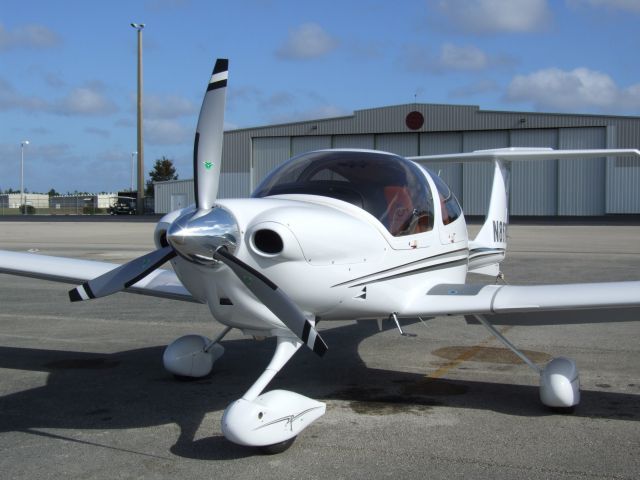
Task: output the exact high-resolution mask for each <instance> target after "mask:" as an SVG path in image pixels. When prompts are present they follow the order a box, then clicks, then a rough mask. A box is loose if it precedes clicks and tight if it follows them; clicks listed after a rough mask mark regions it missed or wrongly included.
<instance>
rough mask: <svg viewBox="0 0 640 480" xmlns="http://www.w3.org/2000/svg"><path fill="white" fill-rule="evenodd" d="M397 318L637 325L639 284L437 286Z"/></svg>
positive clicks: (638, 316) (638, 318) (538, 323)
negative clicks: (480, 317) (459, 317)
mask: <svg viewBox="0 0 640 480" xmlns="http://www.w3.org/2000/svg"><path fill="white" fill-rule="evenodd" d="M402 314H403V315H407V316H412V315H416V316H418V315H419V316H425V317H427V316H429V317H435V316H444V315H485V316H487V317H488V319H489V321H490V322H491V323H492V324H494V325H560V324H574V323H602V322H621V321H640V281H633V282H607V283H576V284H563V285H530V286H515V285H475V284H440V285H436V286H434V287H432V288H431V289H430V290H429V291H427V292H426V294H425V295H423V296H421V297H419V298H417V299H416V301H414V302H413V304H411V305H409V306H408V308H407V311H406V312H402Z"/></svg>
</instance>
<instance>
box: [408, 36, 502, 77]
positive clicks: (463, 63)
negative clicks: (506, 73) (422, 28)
mask: <svg viewBox="0 0 640 480" xmlns="http://www.w3.org/2000/svg"><path fill="white" fill-rule="evenodd" d="M401 62H402V63H403V64H404V66H405V68H406V69H407V70H409V71H410V72H427V73H446V72H477V71H481V70H485V69H487V68H489V67H499V66H502V65H508V64H511V63H513V60H511V59H509V58H507V57H506V56H502V57H501V56H492V55H488V54H487V53H485V52H484V51H483V50H482V49H480V48H478V47H476V46H475V45H454V44H451V43H446V44H444V45H442V47H441V48H440V51H439V52H437V53H433V52H432V51H431V50H430V49H427V48H421V47H415V46H411V47H408V48H407V49H405V51H404V53H403V58H402V59H401Z"/></svg>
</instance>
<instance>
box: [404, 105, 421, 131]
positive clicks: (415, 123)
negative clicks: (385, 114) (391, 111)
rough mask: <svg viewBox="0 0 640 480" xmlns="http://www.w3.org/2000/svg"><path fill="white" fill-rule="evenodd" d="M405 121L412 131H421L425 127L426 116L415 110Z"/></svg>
mask: <svg viewBox="0 0 640 480" xmlns="http://www.w3.org/2000/svg"><path fill="white" fill-rule="evenodd" d="M404 121H405V123H406V124H407V127H408V128H410V129H411V130H419V129H421V128H422V126H423V125H424V116H423V115H422V114H421V113H420V112H417V111H415V110H414V111H413V112H410V113H408V114H407V118H405V120H404Z"/></svg>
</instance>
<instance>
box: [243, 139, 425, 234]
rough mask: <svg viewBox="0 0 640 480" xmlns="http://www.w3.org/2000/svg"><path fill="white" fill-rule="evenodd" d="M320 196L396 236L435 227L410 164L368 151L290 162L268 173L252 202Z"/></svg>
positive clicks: (337, 152)
mask: <svg viewBox="0 0 640 480" xmlns="http://www.w3.org/2000/svg"><path fill="white" fill-rule="evenodd" d="M287 193H297V194H307V195H321V196H325V197H331V198H335V199H338V200H342V201H344V202H348V203H351V204H352V205H355V206H357V207H359V208H362V209H363V210H366V211H367V212H369V213H370V214H371V215H373V216H374V217H376V218H377V219H378V220H379V221H380V222H381V223H382V224H383V225H384V226H385V227H386V228H387V229H388V230H389V232H390V233H391V234H392V235H393V236H396V237H399V236H403V235H412V234H415V233H422V232H426V231H429V230H431V229H432V228H433V200H432V196H431V190H430V189H429V185H428V183H427V179H426V177H425V174H424V173H423V172H422V171H421V170H420V168H419V167H417V166H416V165H415V164H414V163H412V162H410V161H408V160H406V159H404V158H402V157H399V156H397V155H392V154H389V153H383V152H375V151H369V150H325V151H318V152H310V153H305V154H303V155H300V156H298V157H294V158H292V159H291V160H289V161H288V162H286V163H284V164H283V165H281V166H280V167H278V168H277V169H276V170H274V171H273V172H271V174H269V176H268V177H267V178H265V179H264V180H263V181H262V183H261V184H260V185H259V186H258V188H257V189H256V191H255V192H254V193H253V195H252V196H253V197H256V198H260V197H268V196H271V195H282V194H287Z"/></svg>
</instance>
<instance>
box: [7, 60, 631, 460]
mask: <svg viewBox="0 0 640 480" xmlns="http://www.w3.org/2000/svg"><path fill="white" fill-rule="evenodd" d="M227 79H228V62H227V60H224V59H219V60H218V61H217V62H216V64H215V68H214V70H213V74H212V76H211V80H210V82H209V84H208V87H207V91H206V94H205V97H204V101H203V105H202V109H201V111H200V117H199V120H198V126H197V130H196V135H195V145H194V175H195V198H196V203H195V205H193V206H190V207H188V208H185V209H182V210H178V211H174V212H171V213H169V214H168V215H166V216H164V217H163V218H162V219H161V220H160V221H159V222H158V225H157V226H156V229H155V233H154V240H155V244H156V247H157V250H155V251H153V252H151V253H148V254H146V255H144V256H142V257H139V258H136V259H135V260H132V261H131V262H129V263H126V264H124V265H119V266H114V265H113V264H111V263H104V262H96V261H87V260H75V259H68V258H58V257H51V256H44V255H38V254H28V253H17V252H9V251H0V273H8V274H15V275H24V276H30V277H36V278H41V279H45V280H54V281H61V282H70V283H76V284H77V283H81V282H83V283H82V284H81V285H80V286H78V287H76V288H74V289H72V290H71V291H70V292H69V296H70V298H71V300H72V301H79V300H90V299H94V298H99V297H104V296H106V295H110V294H113V293H116V292H120V291H125V292H130V293H139V294H145V295H155V296H159V297H165V298H171V299H176V300H183V301H196V302H200V303H204V304H206V305H207V306H208V307H209V309H210V311H211V313H212V315H213V317H214V318H215V319H216V320H218V321H219V322H221V323H222V324H224V325H225V326H226V328H225V329H224V331H223V332H222V334H220V335H218V336H217V337H216V338H214V339H209V338H207V337H205V336H201V335H187V336H184V337H181V338H178V339H177V340H175V341H174V342H172V343H171V344H170V345H169V346H168V347H167V348H166V350H165V352H164V355H163V362H164V366H165V368H166V369H167V370H168V371H169V372H171V373H173V374H175V375H179V376H187V377H202V376H205V375H208V374H209V373H210V372H211V369H212V367H213V364H214V362H215V361H216V360H217V359H218V358H219V357H220V356H221V355H222V354H223V352H224V348H223V347H222V345H221V343H220V342H221V340H222V339H223V337H224V336H225V335H226V334H227V333H228V332H229V331H230V330H231V329H233V328H237V329H239V330H241V331H242V332H243V333H244V334H246V335H249V336H254V337H276V338H277V347H276V350H275V353H274V355H273V358H272V360H271V362H270V363H269V365H268V366H267V367H266V369H265V371H264V373H262V375H261V376H260V377H259V378H258V379H257V380H256V381H255V383H253V385H251V387H250V388H249V389H248V390H247V392H246V393H245V394H244V395H243V396H242V398H240V399H239V400H236V401H235V402H233V403H231V404H230V405H229V406H228V407H227V408H226V410H225V412H224V415H223V417H222V432H223V433H224V435H225V437H226V438H227V439H229V440H230V441H232V442H235V443H237V444H240V445H247V446H259V447H264V448H265V449H266V450H267V451H270V452H278V451H283V450H285V449H286V448H288V447H289V446H290V445H291V444H292V443H293V441H294V439H295V438H296V436H297V435H298V434H299V433H300V432H301V431H302V430H304V429H305V428H307V427H308V426H309V425H310V424H311V423H312V422H313V421H315V420H316V419H318V418H319V417H320V416H322V415H323V414H324V413H325V404H324V403H322V402H318V401H316V400H313V399H310V398H307V397H304V396H302V395H299V394H297V393H294V392H289V391H284V390H272V391H268V392H266V393H263V392H264V390H265V388H266V387H267V385H268V384H269V382H270V381H271V380H272V379H273V378H274V376H275V375H276V374H277V373H278V371H279V370H280V369H281V368H282V367H283V366H284V365H285V364H286V363H287V362H288V361H289V359H290V358H291V357H292V356H293V354H294V353H295V352H296V351H297V350H298V349H299V348H300V347H301V346H302V345H303V344H304V345H306V346H307V347H308V348H310V349H312V350H313V351H314V352H315V353H317V354H318V355H321V356H322V355H324V354H325V353H326V352H327V345H326V344H325V342H324V341H323V339H322V337H321V335H320V334H319V333H318V331H317V330H316V328H315V327H316V323H317V322H318V321H319V320H322V321H330V320H349V319H358V320H360V319H374V320H376V321H378V322H379V323H380V324H381V322H382V321H383V320H385V319H392V320H393V321H394V322H395V323H396V325H397V328H398V330H399V331H400V333H403V332H402V328H401V326H400V323H399V318H402V317H421V318H425V317H435V316H446V315H465V316H467V317H472V318H473V319H475V320H477V322H480V323H481V324H482V325H484V326H485V327H486V328H487V329H488V330H489V331H490V332H491V333H492V334H493V335H495V336H496V337H497V338H498V339H499V340H500V341H502V342H503V343H504V344H505V345H506V346H507V347H508V348H509V349H511V350H512V351H513V352H514V353H516V354H517V355H518V356H519V357H520V358H521V359H522V360H523V361H524V362H525V363H526V364H527V365H529V366H530V367H531V368H532V369H533V370H534V371H536V373H537V374H539V376H540V399H541V401H542V403H543V404H544V405H547V406H549V407H554V408H565V409H571V408H573V407H574V406H575V405H577V404H578V403H579V401H580V390H579V377H578V370H577V367H576V365H575V363H574V361H572V360H570V359H568V358H564V357H560V358H555V359H553V360H552V361H550V362H549V363H548V364H547V365H546V366H545V367H544V368H542V369H541V368H539V367H538V366H537V365H536V364H535V363H534V362H532V361H531V360H530V359H529V358H527V356H526V355H525V354H524V353H522V352H521V351H519V350H518V349H517V348H516V347H515V346H514V345H513V344H512V343H511V342H509V340H507V339H506V338H505V337H504V336H503V335H502V334H501V333H500V332H499V331H498V330H496V328H495V327H494V326H495V325H551V324H562V323H588V322H603V321H621V320H640V281H634V282H616V283H592V284H567V285H540V286H511V285H484V284H469V283H465V280H466V277H467V273H469V272H474V273H480V274H485V275H490V276H494V277H495V276H497V275H499V273H500V269H499V267H500V262H501V261H502V260H503V259H504V257H505V251H506V248H507V224H508V215H507V207H508V185H509V171H510V170H509V169H510V165H511V163H512V162H514V161H534V160H545V159H558V158H593V157H612V156H634V157H638V156H640V151H638V150H629V149H627V150H552V149H545V148H542V149H540V148H537V149H533V148H524V149H522V148H509V149H498V150H484V151H477V152H472V153H457V154H451V155H435V156H422V157H410V158H403V157H400V156H398V155H394V154H391V153H384V152H380V151H372V150H343V149H340V150H322V151H315V152H311V153H306V154H303V155H300V156H297V157H295V158H292V159H291V160H289V161H288V162H286V163H284V164H283V165H281V166H280V167H278V168H276V169H275V170H274V171H273V172H272V173H271V174H270V175H269V176H268V177H267V178H266V179H265V180H264V181H263V182H262V183H261V184H260V185H259V186H258V188H257V189H256V191H255V192H254V193H253V196H252V198H245V199H234V200H228V199H225V200H221V199H216V195H217V191H218V182H219V177H220V166H221V165H220V161H221V157H222V139H223V129H222V126H223V117H224V105H225V95H226V86H227ZM429 161H455V162H477V161H490V162H493V164H494V179H493V187H492V191H491V199H490V204H489V210H488V213H487V219H486V221H485V223H484V224H483V226H482V227H481V229H480V232H479V233H478V235H477V236H476V237H475V238H474V239H469V237H468V234H467V229H466V224H465V219H464V215H463V213H462V209H461V208H460V205H459V203H458V201H457V200H456V198H455V196H454V195H453V194H452V193H451V190H450V189H449V187H448V186H447V185H446V184H445V183H444V182H443V181H442V180H441V179H440V178H439V177H438V176H437V175H435V174H434V173H433V172H431V171H430V170H428V169H427V168H425V167H423V165H422V164H423V163H426V162H429ZM167 261H170V262H171V264H172V266H173V270H162V269H159V267H160V266H161V265H162V264H163V263H165V262H167Z"/></svg>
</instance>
